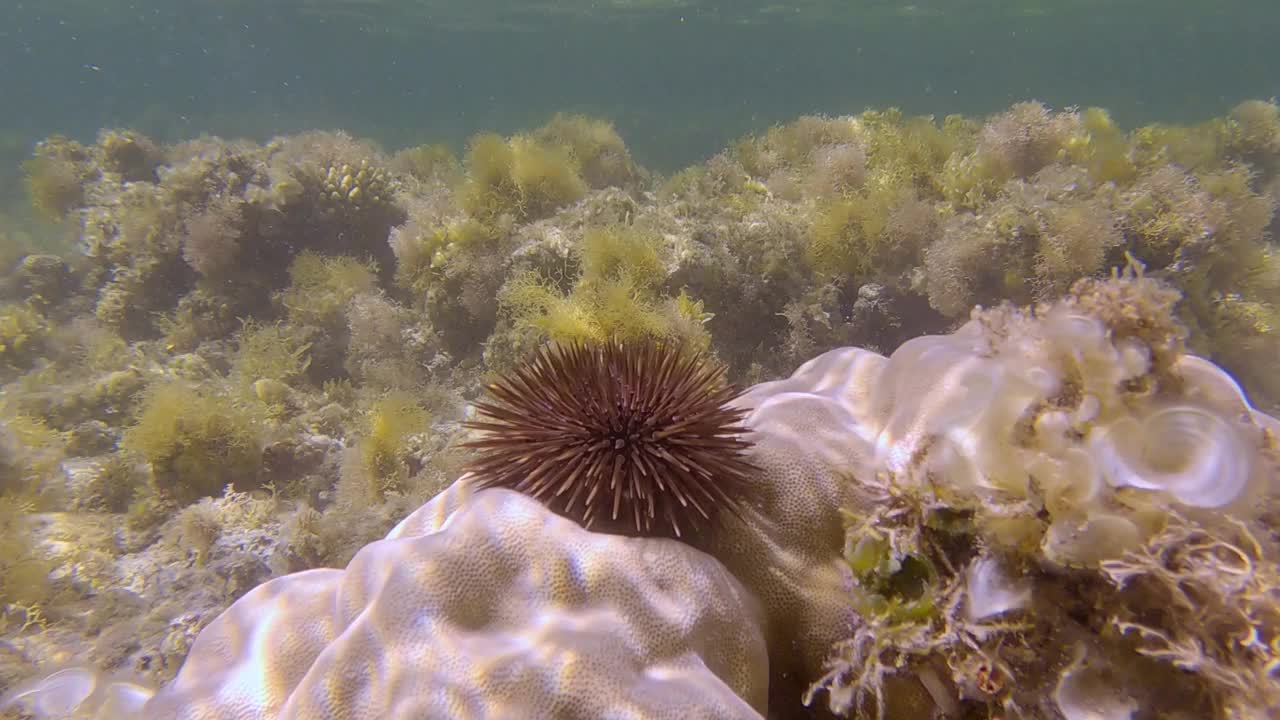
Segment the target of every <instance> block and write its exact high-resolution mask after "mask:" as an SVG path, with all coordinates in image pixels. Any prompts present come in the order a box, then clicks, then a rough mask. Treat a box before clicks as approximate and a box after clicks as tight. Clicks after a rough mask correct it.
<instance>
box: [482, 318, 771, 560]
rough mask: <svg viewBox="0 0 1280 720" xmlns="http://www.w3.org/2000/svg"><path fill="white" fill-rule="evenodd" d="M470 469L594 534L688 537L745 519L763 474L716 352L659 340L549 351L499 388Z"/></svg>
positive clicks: (486, 409) (487, 405)
mask: <svg viewBox="0 0 1280 720" xmlns="http://www.w3.org/2000/svg"><path fill="white" fill-rule="evenodd" d="M489 394H490V398H489V401H488V402H478V403H476V405H475V408H476V412H477V415H478V416H479V417H480V418H481V419H478V420H475V421H470V422H467V423H465V425H466V427H468V428H470V429H472V430H476V431H478V432H479V433H480V436H479V437H478V438H477V439H475V440H472V441H470V442H467V443H464V445H463V446H464V447H468V448H471V449H474V450H478V451H479V453H478V455H477V457H476V458H475V459H474V460H473V461H472V462H471V463H470V464H469V466H468V467H467V470H468V471H469V472H471V473H472V474H473V475H474V478H475V481H476V482H477V483H478V484H479V485H480V486H483V487H505V488H510V489H513V490H517V491H520V492H523V493H525V494H527V495H530V496H532V497H534V498H537V499H538V500H540V501H541V502H543V503H544V504H545V505H547V507H549V508H551V509H552V510H553V511H555V512H557V513H560V514H561V515H565V516H568V517H574V518H576V519H578V520H580V521H581V522H582V524H583V525H584V526H586V527H588V528H592V527H594V528H595V529H600V530H604V531H606V532H618V533H624V534H635V535H645V536H648V535H667V534H669V533H670V534H674V535H675V536H676V537H679V536H680V535H681V532H682V531H683V530H698V529H701V528H703V527H706V526H707V525H708V523H709V522H710V521H711V520H712V519H713V518H715V517H716V513H718V512H723V511H728V512H730V513H735V512H736V511H737V510H738V509H739V507H740V503H741V502H742V501H743V499H744V495H746V493H747V492H748V490H749V488H750V485H751V477H750V476H751V473H752V472H753V471H754V470H755V468H754V466H753V465H751V463H750V462H748V461H747V460H746V458H745V457H743V451H744V450H746V449H747V448H748V447H749V446H750V443H749V442H748V441H747V440H746V439H745V433H746V432H747V429H746V428H745V427H743V426H742V425H741V424H740V421H741V420H742V417H743V415H744V412H745V411H743V410H738V409H733V408H730V407H727V403H728V402H729V401H730V400H732V399H733V398H735V397H736V396H737V394H738V393H737V390H735V389H734V388H733V386H731V385H729V384H728V383H727V382H726V381H725V368H724V366H723V365H721V364H719V363H718V362H715V361H713V360H712V359H711V358H709V357H708V356H707V355H706V354H705V353H701V352H694V351H689V350H685V349H682V348H681V347H679V346H675V345H668V344H663V343H659V342H652V341H650V342H636V343H622V342H619V341H609V342H603V343H577V342H575V343H568V344H561V345H551V346H548V347H544V348H542V349H541V350H539V351H538V352H537V353H536V354H535V355H534V357H533V358H532V359H531V360H530V361H529V362H527V363H526V364H525V365H524V366H522V367H520V368H518V369H516V370H514V371H513V372H511V373H510V374H508V375H506V376H505V377H503V378H502V379H500V380H499V381H498V382H496V383H494V384H492V385H490V386H489Z"/></svg>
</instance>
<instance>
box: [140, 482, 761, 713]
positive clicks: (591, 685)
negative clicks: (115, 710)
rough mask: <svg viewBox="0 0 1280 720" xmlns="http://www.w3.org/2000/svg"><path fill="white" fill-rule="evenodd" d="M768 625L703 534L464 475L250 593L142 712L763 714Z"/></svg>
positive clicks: (200, 640)
mask: <svg viewBox="0 0 1280 720" xmlns="http://www.w3.org/2000/svg"><path fill="white" fill-rule="evenodd" d="M759 627H760V623H759V620H758V618H757V610H756V609H755V605H754V601H753V600H752V599H751V598H750V596H749V595H748V594H747V593H746V592H745V591H744V590H743V589H742V587H741V586H740V585H739V584H738V583H737V581H735V580H734V579H733V578H732V577H731V576H730V575H729V574H728V573H727V572H725V570H724V569H723V568H721V567H720V566H719V565H718V564H717V563H716V562H715V561H714V560H712V559H711V558H709V557H707V556H705V555H703V554H702V553H700V552H698V551H696V550H693V549H691V548H689V547H687V546H685V545H681V544H679V543H676V542H674V541H670V540H661V539H630V538H619V537H613V536H604V535H595V534H592V533H589V532H587V531H585V530H583V529H581V528H580V527H579V526H578V525H577V524H575V523H573V522H572V521H570V520H565V519H562V518H560V517H558V516H555V515H553V514H551V513H550V512H548V511H546V510H545V509H544V508H543V507H542V506H541V505H539V504H538V503H537V502H536V501H534V500H531V499H528V498H526V497H524V496H522V495H519V494H517V493H514V492H511V491H507V490H497V489H494V490H482V491H478V492H475V491H473V489H472V488H471V487H469V486H468V485H467V484H466V483H465V481H464V482H461V483H459V484H456V485H455V486H453V487H452V488H451V489H449V490H447V491H445V492H444V493H443V494H441V495H440V496H438V497H437V498H435V499H434V500H432V501H431V502H430V503H428V504H427V505H424V506H423V507H422V508H420V509H419V510H418V511H416V512H415V513H413V514H412V515H410V516H409V517H408V518H406V519H405V520H404V521H402V522H401V523H400V525H399V526H397V527H396V528H395V529H394V530H393V531H392V532H391V533H390V534H389V535H388V536H387V538H386V539H385V540H382V541H379V542H375V543H372V544H370V545H368V546H366V547H365V548H364V549H362V550H361V551H360V552H359V553H358V554H357V555H356V557H355V558H353V559H352V561H351V564H350V565H348V566H347V568H346V570H310V571H306V572H301V573H296V574H293V575H287V576H284V577H281V578H277V579H275V580H272V581H270V582H268V583H265V584H263V585H261V586H259V587H258V588H256V589H255V590H253V591H251V592H250V593H248V594H247V595H245V596H244V597H243V598H241V599H240V600H239V601H237V602H236V603H235V604H234V605H232V606H231V607H230V608H229V609H228V610H227V611H226V612H224V613H223V614H222V615H221V616H219V617H218V618H217V619H215V620H214V621H213V622H212V623H211V624H210V625H209V626H208V627H207V628H206V629H205V630H204V631H203V632H202V633H201V634H200V636H199V638H198V639H197V641H196V643H195V644H194V646H193V647H192V650H191V654H190V656H189V657H188V659H187V662H186V665H185V666H184V667H183V669H182V671H181V672H180V673H179V675H178V676H177V678H175V680H174V681H173V682H172V683H171V684H169V685H167V686H166V687H164V688H163V689H162V690H160V691H159V692H158V693H157V694H156V695H155V696H154V697H153V698H151V700H150V701H149V702H148V703H147V704H146V705H145V706H144V707H143V708H142V710H141V714H140V716H141V717H146V718H149V719H150V720H166V719H174V720H176V719H178V718H183V719H187V720H213V719H215V718H216V719H220V720H221V719H225V720H249V719H251V718H280V719H281V720H283V719H284V718H321V717H323V718H352V719H366V718H367V719H369V720H372V719H374V718H410V717H412V718H535V717H556V718H603V717H609V718H673V719H674V718H681V719H683V718H758V717H759V716H760V715H759V712H757V711H763V709H764V706H765V702H766V692H767V690H766V685H767V678H766V673H767V663H766V660H765V648H764V640H763V637H762V635H761V633H760V631H759V630H758V628H759Z"/></svg>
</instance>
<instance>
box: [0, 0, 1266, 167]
mask: <svg viewBox="0 0 1280 720" xmlns="http://www.w3.org/2000/svg"><path fill="white" fill-rule="evenodd" d="M1276 37H1280V2H1274V1H1273V0H1215V1H1213V2H1210V1H1208V0H1039V1H1038V2H1037V1H1034V0H1017V1H1008V2H1004V1H999V2H997V1H993V0H981V1H979V0H918V1H917V2H883V1H881V0H871V1H861V0H859V1H845V2H830V1H829V0H808V1H805V2H791V3H787V2H772V3H770V2H759V1H758V0H540V1H538V2H528V1H517V0H309V1H302V2H300V1H298V0H287V1H286V0H252V1H250V0H129V1H126V0H44V1H31V0H5V1H4V2H3V3H0V161H2V162H4V163H5V165H6V169H7V168H8V167H9V166H11V165H13V164H14V163H16V162H19V161H20V160H21V158H22V157H23V156H25V154H26V153H27V152H28V151H29V149H30V146H31V144H32V143H33V142H34V141H36V140H38V139H40V138H43V137H46V136H48V135H49V134H51V133H64V134H67V135H70V136H73V137H77V138H81V139H89V138H92V136H93V135H94V133H96V131H97V130H98V129H100V128H103V127H112V126H128V127H133V128H136V129H138V130H141V131H143V132H146V133H148V134H150V135H152V136H154V137H156V138H157V139H160V140H177V139H183V138H189V137H192V136H195V135H198V134H200V133H203V132H209V133H216V134H220V135H224V136H228V135H230V136H244V137H252V138H264V137H269V136H271V135H274V134H277V133H285V132H293V131H298V130H302V129H310V128H343V129H346V130H349V131H350V132H352V133H353V134H356V135H359V136H365V137H371V138H375V139H377V140H380V141H381V142H383V143H385V144H387V145H388V146H390V147H398V146H403V145H409V144H413V143H417V142H422V141H431V142H440V141H444V142H449V143H452V144H454V145H455V146H460V145H461V144H462V142H463V141H464V140H465V138H466V137H467V136H469V135H470V134H472V133H474V132H477V131H480V130H494V131H497V132H511V131H515V130H518V129H523V128H529V127H534V126H536V125H538V124H540V123H541V122H543V121H545V120H546V118H547V117H548V116H549V115H550V114H551V113H553V112H556V111H561V110H571V111H581V112H587V113H590V114H592V115H596V116H601V117H605V118H608V119H610V120H612V121H613V122H614V123H615V124H616V126H617V127H618V129H619V131H620V132H621V133H622V135H623V137H624V138H625V139H626V141H627V143H628V145H629V147H630V148H631V149H632V152H633V153H634V154H635V156H636V158H637V160H639V161H640V162H641V163H643V164H645V165H647V166H649V167H651V168H655V169H658V170H672V169H676V168H679V167H683V166H685V165H688V164H690V163H694V162H697V161H699V160H701V159H702V158H704V157H705V156H707V155H708V154H711V153H714V152H716V151H718V150H719V149H722V148H723V147H725V145H726V143H727V142H729V141H730V140H732V139H733V138H735V137H738V136H740V135H742V134H744V133H747V132H751V131H758V130H760V129H763V128H765V127H767V126H769V125H770V124H772V123H775V122H780V121H785V120H788V119H792V118H794V117H796V116H797V115H800V114H804V113H824V114H837V113H845V112H856V111H860V110H863V109H866V108H869V107H874V108H883V107H886V106H896V107H899V108H901V109H902V110H904V111H905V112H907V113H912V114H914V113H930V114H936V115H945V114H949V113H964V114H967V115H982V114H986V113H989V112H996V111H1000V110H1002V109H1004V108H1007V107H1008V106H1009V104H1010V103H1012V102H1015V101H1019V100H1026V99H1037V100H1040V101H1042V102H1045V103H1047V104H1049V105H1051V106H1054V107H1065V106H1072V105H1078V106H1089V105H1099V106H1103V107H1106V108H1108V109H1109V110H1110V111H1111V112H1112V114H1113V116H1114V117H1115V118H1116V119H1117V121H1118V122H1120V123H1121V124H1122V125H1124V126H1134V125H1138V124H1142V123H1146V122H1153V121H1161V122H1192V121H1196V120H1200V119H1204V118H1208V117H1212V116H1215V115H1221V114H1222V113H1223V112H1225V111H1226V110H1227V109H1228V108H1230V107H1231V106H1232V105H1234V104H1235V103H1237V102H1239V101H1241V100H1243V99H1246V98H1268V97H1271V96H1274V95H1276V94H1277V93H1280V46H1278V45H1277V44H1276V40H1275V38H1276Z"/></svg>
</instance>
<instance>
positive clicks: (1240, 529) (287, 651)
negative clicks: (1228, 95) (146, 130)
mask: <svg viewBox="0 0 1280 720" xmlns="http://www.w3.org/2000/svg"><path fill="white" fill-rule="evenodd" d="M22 171H23V172H24V173H25V178H26V188H27V191H28V195H29V198H30V201H31V210H32V212H33V213H35V214H38V215H39V216H41V217H43V218H45V223H46V225H45V227H47V228H48V233H49V237H50V238H56V239H57V242H61V241H62V240H61V239H62V238H66V237H71V238H73V239H74V242H75V244H76V247H75V249H74V251H63V250H58V249H57V247H58V245H57V242H55V241H54V240H50V242H49V244H48V245H47V246H46V249H41V248H40V246H39V243H34V242H33V241H32V239H31V237H30V227H31V226H30V224H29V223H26V222H23V223H21V224H20V223H19V222H18V221H16V220H15V221H12V222H10V221H9V220H8V219H6V218H5V217H2V216H0V245H3V246H5V248H6V251H5V253H0V259H3V260H4V262H5V263H6V265H5V267H4V268H2V269H0V270H2V272H3V274H0V383H3V385H2V386H0V387H2V388H3V389H2V390H0V717H6V718H8V717H12V718H59V717H84V718H90V717H97V718H117V717H145V718H156V719H160V718H228V719H232V718H234V719H235V720H241V719H246V720H247V719H248V718H286V717H320V716H323V717H352V718H355V717H409V716H412V717H477V718H479V717H487V718H499V717H600V716H602V715H603V714H606V713H613V714H617V715H618V716H624V717H635V718H650V717H655V718H656V717H680V718H687V717H705V718H764V717H767V718H777V719H780V720H782V719H788V718H822V717H850V718H890V719H893V718H918V717H944V718H956V719H962V718H963V719H966V720H967V719H969V718H1045V719H1046V720H1048V719H1053V720H1056V719H1058V718H1065V719H1066V720H1084V719H1085V718H1106V719H1108V720H1110V719H1111V718H1116V719H1128V718H1144V717H1160V718H1187V719H1188V720H1190V719H1192V718H1197V719H1198V718H1260V717H1269V716H1272V715H1275V714H1277V713H1280V676H1278V673H1280V669H1278V668H1280V573H1278V572H1277V570H1276V568H1277V565H1278V564H1280V545H1278V543H1280V514H1277V511H1278V509H1280V508H1278V505H1277V498H1278V497H1280V475H1278V471H1280V446H1278V443H1280V440H1278V438H1277V432H1278V429H1280V423H1278V421H1277V420H1276V419H1274V417H1273V416H1274V415H1275V414H1276V413H1277V410H1278V409H1280V383H1278V382H1277V376H1276V374H1275V371H1274V357H1275V356H1276V353H1277V352H1278V351H1280V334H1278V333H1277V332H1276V330H1275V327H1274V326H1275V324H1276V322H1277V320H1278V319H1280V318H1278V317H1277V315H1276V313H1277V307H1280V306H1278V305H1277V303H1278V302H1280V265H1278V264H1277V260H1276V245H1275V242H1276V232H1277V231H1278V230H1280V219H1278V216H1277V213H1276V204H1277V202H1280V108H1278V107H1277V106H1276V104H1275V103H1274V102H1261V101H1251V102H1246V103H1243V104H1241V105H1240V106H1238V107H1236V108H1235V109H1234V110H1232V111H1231V113H1229V114H1228V115H1227V116H1225V117H1222V118H1218V119H1214V120H1210V121H1206V122H1204V123H1201V124H1198V125H1195V126H1173V125H1151V126H1146V127H1142V128H1136V129H1132V130H1125V129H1121V128H1119V127H1117V126H1116V125H1115V124H1114V123H1113V122H1112V121H1111V119H1110V118H1109V116H1108V115H1107V113H1106V112H1105V111H1103V110H1100V109H1095V108H1091V109H1086V110H1075V109H1067V110H1054V109H1051V108H1048V107H1045V106H1044V105H1041V104H1039V103H1034V102H1027V103H1019V104H1017V105H1014V106H1012V107H1011V108H1009V109H1008V110H1007V111H1005V112H1002V113H1000V114H997V115H994V116H992V117H988V118H984V119H975V118H965V117H959V116H952V117H947V118H944V119H942V120H940V121H939V120H937V119H934V118H928V117H907V116H904V115H902V114H901V113H899V112H897V111H894V110H880V111H868V112H865V113H862V114H860V115H856V116H849V117H803V118H799V119H797V120H795V121H793V122H791V123H789V124H786V125H782V126H778V127H775V128H772V129H770V130H768V131H767V132H764V133H761V134H759V135H756V136H751V137H746V138H743V139H741V140H739V141H737V142H735V143H734V144H732V145H731V146H730V147H729V148H727V149H726V150H725V151H723V152H722V153H720V154H718V155H716V156H715V157H712V158H710V159H708V160H707V161H706V162H704V163H702V164H699V165H697V166H694V167H690V168H688V169H685V170H683V171H681V172H679V173H676V174H674V175H672V176H670V177H660V176H657V175H655V174H653V173H651V172H649V171H647V170H645V169H644V168H642V167H640V166H639V165H638V164H637V163H636V162H635V161H634V160H633V159H632V157H631V155H630V153H629V152H628V151H627V148H626V145H625V143H624V142H623V140H622V138H620V137H619V136H618V134H617V133H616V132H615V131H614V129H613V127H612V126H611V125H610V124H609V123H607V122H605V121H602V120H598V119H594V118H589V117H584V116H579V115H568V114H562V115H557V116H555V117H554V118H552V119H550V120H549V121H548V122H547V124H546V125H544V126H542V127H539V128H534V129H531V130H529V131H527V132H521V133H517V134H514V135H511V136H501V135H496V134H491V133H482V134H478V135H476V136H475V137H473V138H472V139H471V141H470V142H469V143H468V144H467V147H466V148H465V149H463V152H462V153H460V154H455V153H454V151H453V150H452V149H451V148H448V147H445V146H439V145H424V146H420V147H415V148H407V149H403V150H400V151H397V152H388V151H386V150H384V149H382V148H380V147H378V146H376V145H374V144H372V143H369V142H366V141H362V140H360V139H357V138H353V137H351V136H349V135H346V134H343V133H340V132H309V133H304V134H300V135H294V136H288V137H280V138H276V139H273V140H270V141H268V142H265V143H257V142H249V141H229V140H224V139H220V138H212V137H202V138H197V139H193V140H190V141H186V142H183V143H178V144H174V145H162V144H160V143H156V142H154V141H152V140H151V139H149V138H147V137H145V136H143V135H141V134H139V133H136V132H134V131H130V130H125V129H111V130H104V131H102V132H101V133H100V134H99V136H98V138H97V139H96V141H95V142H93V143H83V142H80V141H76V140H73V139H70V138H65V137H58V136H55V137H50V138H48V139H46V140H45V141H43V142H41V143H40V144H39V145H37V146H36V148H35V149H34V151H33V153H32V154H31V156H30V157H29V158H28V159H27V160H26V162H25V163H24V165H23V168H22ZM6 235H12V236H14V237H17V236H19V235H21V239H22V241H21V242H20V243H19V242H13V243H9V242H8V241H7V240H5V239H4V236H6ZM10 250H12V251H10ZM738 388H741V390H739V389H738Z"/></svg>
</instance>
